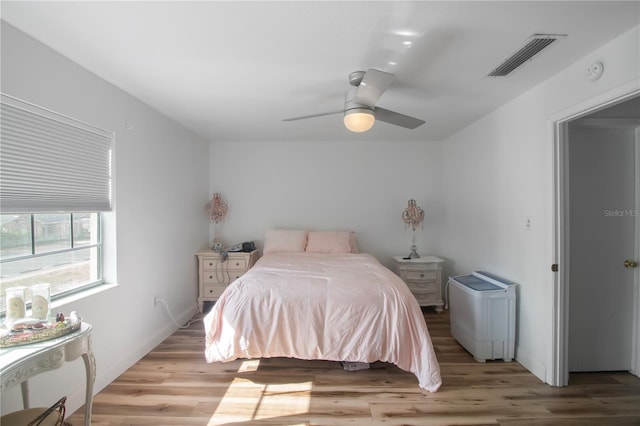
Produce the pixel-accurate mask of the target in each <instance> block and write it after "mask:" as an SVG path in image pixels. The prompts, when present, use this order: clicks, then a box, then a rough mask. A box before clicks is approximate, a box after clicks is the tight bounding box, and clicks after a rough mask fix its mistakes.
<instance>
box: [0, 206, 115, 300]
mask: <svg viewBox="0 0 640 426" xmlns="http://www.w3.org/2000/svg"><path fill="white" fill-rule="evenodd" d="M100 234H101V233H100V213H37V214H1V215H0V288H1V289H2V296H0V300H1V301H2V302H1V305H0V311H2V312H4V311H5V309H6V304H5V302H4V294H5V292H4V290H5V289H7V288H9V287H14V286H23V287H27V288H28V287H30V286H32V285H35V284H39V283H48V284H49V285H50V287H51V296H52V298H55V297H56V296H61V295H65V294H69V293H71V292H75V291H78V290H81V289H84V288H86V287H88V286H93V285H95V284H100V283H101V282H102V242H101V238H100Z"/></svg>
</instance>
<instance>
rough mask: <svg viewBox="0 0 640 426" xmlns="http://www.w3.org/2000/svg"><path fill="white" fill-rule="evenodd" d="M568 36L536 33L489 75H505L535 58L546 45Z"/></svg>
mask: <svg viewBox="0 0 640 426" xmlns="http://www.w3.org/2000/svg"><path fill="white" fill-rule="evenodd" d="M564 37H566V35H565V34H534V35H532V36H531V37H529V39H528V40H527V41H526V43H525V45H524V46H523V47H522V48H521V49H520V50H518V51H517V52H516V53H514V54H513V55H511V56H510V57H508V58H507V59H505V60H504V61H503V62H502V64H500V65H499V66H498V67H497V68H496V69H494V70H493V71H491V72H490V73H489V74H488V76H489V77H505V76H507V75H509V74H510V73H511V72H512V71H513V70H515V69H516V68H518V67H519V66H520V65H522V64H524V63H525V62H527V61H529V60H531V59H533V57H534V56H536V55H537V54H538V53H540V52H541V51H542V50H543V49H544V48H545V47H547V46H550V45H551V44H552V43H554V42H556V41H558V40H559V39H562V38H564Z"/></svg>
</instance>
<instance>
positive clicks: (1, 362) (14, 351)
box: [0, 322, 96, 426]
mask: <svg viewBox="0 0 640 426" xmlns="http://www.w3.org/2000/svg"><path fill="white" fill-rule="evenodd" d="M91 329H92V327H91V325H90V324H87V323H85V322H83V323H82V325H81V327H80V330H78V331H75V332H73V333H70V334H67V335H65V336H62V337H58V338H55V339H50V340H45V341H42V342H37V343H31V344H29V345H22V346H15V347H11V348H3V349H0V381H1V382H2V384H1V386H0V391H1V392H4V391H5V390H6V389H7V388H10V387H11V386H14V385H17V384H20V387H21V389H22V404H23V405H24V408H29V382H28V380H29V379H30V378H31V377H33V376H35V375H37V374H40V373H43V372H45V371H50V370H55V369H56V368H60V367H62V366H63V365H64V363H65V362H69V361H73V360H75V359H77V358H78V357H80V356H82V359H83V361H84V367H85V371H86V377H87V383H86V395H85V405H84V424H85V426H90V425H91V405H92V403H93V383H94V382H95V379H96V365H95V358H94V356H93V352H92V351H91ZM61 396H63V395H55V396H54V398H53V399H55V400H56V401H57V400H58V398H60V397H61Z"/></svg>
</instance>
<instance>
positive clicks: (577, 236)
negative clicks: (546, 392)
mask: <svg viewBox="0 0 640 426" xmlns="http://www.w3.org/2000/svg"><path fill="white" fill-rule="evenodd" d="M635 146H636V142H635V130H634V129H633V128H632V127H619V128H604V127H592V126H584V125H579V124H574V123H571V124H570V125H569V194H570V201H569V218H570V221H569V228H570V229H569V232H570V233H569V247H570V255H569V264H570V274H569V275H570V281H571V282H570V283H569V358H568V361H569V371H571V372H577V371H618V370H620V371H628V370H630V369H631V367H632V366H631V355H632V342H633V338H632V333H633V321H634V318H633V294H634V292H633V288H634V280H635V275H634V274H635V271H636V269H634V268H631V267H625V260H626V259H630V260H634V261H637V259H636V258H635V253H634V252H635V239H636V235H637V230H636V229H635V227H636V218H637V215H638V212H637V210H636V203H635V179H636V177H635V176H636V174H635V173H636V172H635V167H638V165H637V164H636V161H637V160H636V156H635Z"/></svg>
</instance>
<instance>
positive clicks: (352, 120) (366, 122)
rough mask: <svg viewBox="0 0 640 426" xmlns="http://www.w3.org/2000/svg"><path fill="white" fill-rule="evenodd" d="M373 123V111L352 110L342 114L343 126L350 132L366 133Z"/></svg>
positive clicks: (365, 109) (363, 109) (364, 109)
mask: <svg viewBox="0 0 640 426" xmlns="http://www.w3.org/2000/svg"><path fill="white" fill-rule="evenodd" d="M375 122H376V117H375V116H374V115H373V111H371V110H370V109H367V108H352V109H349V110H347V111H345V112H344V126H345V127H346V128H347V129H349V130H351V131H352V132H357V133H360V132H366V131H367V130H369V129H371V128H372V127H373V124H374V123H375Z"/></svg>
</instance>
